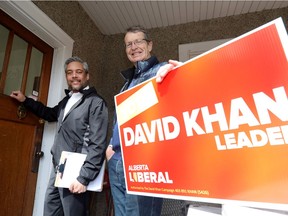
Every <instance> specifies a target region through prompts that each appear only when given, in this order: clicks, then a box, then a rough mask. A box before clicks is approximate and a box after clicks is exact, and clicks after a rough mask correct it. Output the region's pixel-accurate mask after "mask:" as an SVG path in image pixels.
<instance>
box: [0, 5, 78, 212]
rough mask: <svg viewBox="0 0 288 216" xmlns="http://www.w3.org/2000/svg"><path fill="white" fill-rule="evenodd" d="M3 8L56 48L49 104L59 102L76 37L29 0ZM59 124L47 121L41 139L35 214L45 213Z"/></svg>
mask: <svg viewBox="0 0 288 216" xmlns="http://www.w3.org/2000/svg"><path fill="white" fill-rule="evenodd" d="M0 8H1V9H2V10H3V11H4V12H5V13H7V14H8V15H9V16H11V17H12V18H13V19H15V20H16V21H17V22H19V23H20V24H22V25H23V26H24V27H25V28H27V29H29V30H30V31H31V32H33V33H34V34H35V35H37V36H38V37H39V38H41V39H42V40H43V41H45V42H46V43H48V44H49V45H50V46H52V47H53V48H54V55H53V63H52V71H51V79H50V85H49V93H48V102H47V104H48V106H54V105H56V104H57V103H58V102H59V100H61V98H62V97H63V95H64V94H63V89H64V88H66V80H65V76H64V72H63V65H64V61H65V60H66V59H67V58H69V57H70V56H71V55H72V49H73V43H74V41H73V39H72V38H71V37H69V35H67V34H66V33H65V32H64V31H63V30H62V29H60V28H59V26H57V25H56V24H55V23H54V22H53V21H52V20H51V19H50V18H49V17H48V16H47V15H46V14H45V13H43V11H41V10H40V9H39V8H38V7H37V6H36V5H35V4H34V3H32V2H31V1H30V0H25V1H0ZM55 129H56V124H55V123H46V124H45V127H44V134H43V140H42V151H43V152H44V157H43V158H42V159H41V161H40V165H39V172H38V179H37V186H36V194H35V201H34V209H33V215H35V216H38V215H43V203H44V196H45V191H46V187H47V184H48V180H49V175H50V170H51V167H52V163H51V155H50V149H51V146H52V144H53V140H54V134H55Z"/></svg>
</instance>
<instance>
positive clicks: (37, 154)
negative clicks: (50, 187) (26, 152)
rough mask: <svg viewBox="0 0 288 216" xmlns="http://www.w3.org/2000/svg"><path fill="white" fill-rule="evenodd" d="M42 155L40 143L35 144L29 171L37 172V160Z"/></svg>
mask: <svg viewBox="0 0 288 216" xmlns="http://www.w3.org/2000/svg"><path fill="white" fill-rule="evenodd" d="M43 156H44V152H43V151H41V145H39V144H36V145H35V147H34V154H33V158H32V168H31V171H32V172H33V173H37V172H38V169H39V161H40V158H42V157H43Z"/></svg>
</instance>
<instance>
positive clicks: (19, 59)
mask: <svg viewBox="0 0 288 216" xmlns="http://www.w3.org/2000/svg"><path fill="white" fill-rule="evenodd" d="M27 47H28V43H27V42H25V41H24V40H22V39H21V38H20V37H18V36H17V35H15V36H14V40H13V45H12V51H11V56H10V60H9V65H8V71H7V77H6V83H5V89H4V94H7V95H10V93H11V91H13V90H19V89H20V88H21V82H22V77H23V70H24V64H25V58H26V52H27Z"/></svg>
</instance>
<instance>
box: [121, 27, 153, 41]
mask: <svg viewBox="0 0 288 216" xmlns="http://www.w3.org/2000/svg"><path fill="white" fill-rule="evenodd" d="M128 32H132V33H136V32H143V33H144V39H145V40H146V41H148V42H149V41H151V39H150V36H149V34H148V32H147V30H146V29H145V28H144V27H142V26H140V25H136V26H131V27H129V28H127V29H126V33H125V34H127V33H128Z"/></svg>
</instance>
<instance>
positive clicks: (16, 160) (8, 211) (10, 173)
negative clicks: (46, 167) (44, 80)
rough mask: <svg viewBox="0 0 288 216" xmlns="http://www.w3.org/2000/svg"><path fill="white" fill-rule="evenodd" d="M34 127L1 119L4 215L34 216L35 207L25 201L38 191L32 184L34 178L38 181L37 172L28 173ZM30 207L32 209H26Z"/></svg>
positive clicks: (0, 206) (1, 203)
mask: <svg viewBox="0 0 288 216" xmlns="http://www.w3.org/2000/svg"><path fill="white" fill-rule="evenodd" d="M34 128H35V127H34V126H31V125H25V124H18V123H15V122H9V121H5V120H4V121H3V120H0V148H1V151H0V170H1V178H0V185H1V187H0V209H1V215H32V212H31V210H32V209H31V208H29V206H25V202H26V199H30V197H31V195H32V197H33V196H34V191H35V187H34V186H33V187H31V188H29V185H30V184H31V183H32V182H31V180H32V179H34V180H32V181H34V184H35V180H36V178H35V177H36V174H35V173H31V172H29V171H28V172H27V170H30V166H31V156H32V155H31V143H32V142H33V140H34ZM30 175H32V178H31V176H30ZM33 175H34V177H33ZM28 188H29V190H28ZM15 195H17V196H15ZM32 203H33V202H32ZM26 207H28V208H29V209H30V210H29V211H28V210H26ZM26 211H28V212H26ZM24 212H26V213H25V214H24Z"/></svg>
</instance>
